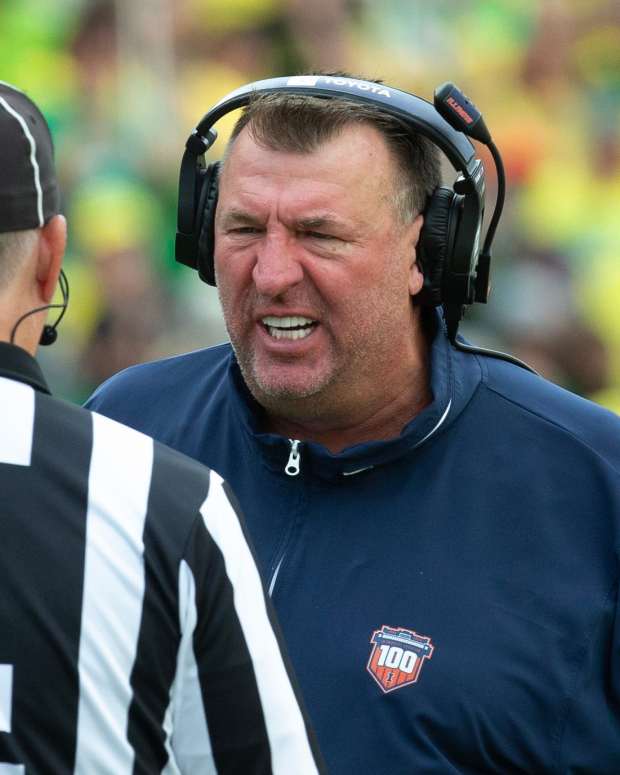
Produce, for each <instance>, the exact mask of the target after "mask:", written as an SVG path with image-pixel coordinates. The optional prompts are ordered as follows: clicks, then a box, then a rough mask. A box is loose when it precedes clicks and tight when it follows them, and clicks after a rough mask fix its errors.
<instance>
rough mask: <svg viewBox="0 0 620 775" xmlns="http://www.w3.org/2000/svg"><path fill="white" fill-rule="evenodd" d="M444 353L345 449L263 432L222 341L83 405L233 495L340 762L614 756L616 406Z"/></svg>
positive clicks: (612, 770) (460, 765) (576, 765)
mask: <svg viewBox="0 0 620 775" xmlns="http://www.w3.org/2000/svg"><path fill="white" fill-rule="evenodd" d="M431 372H432V373H431V388H432V394H433V400H432V403H431V404H430V405H429V406H428V407H426V408H425V409H424V410H423V411H422V412H421V413H420V414H418V415H417V416H416V417H415V418H414V419H413V420H412V421H411V422H410V423H409V424H408V425H407V426H406V427H405V428H404V429H403V431H402V433H401V434H400V435H399V436H398V437H396V438H393V439H390V440H388V441H381V442H372V443H365V444H360V445H357V446H354V447H351V448H349V449H346V450H344V451H343V452H342V453H340V454H331V453H330V452H328V451H327V450H326V449H325V448H323V447H322V446H320V445H318V444H315V443H308V442H305V441H299V440H289V439H285V438H282V437H280V436H276V435H273V434H268V433H264V432H262V431H261V427H262V423H261V408H260V407H259V406H258V405H257V404H256V402H255V401H254V400H253V398H252V397H251V396H250V394H249V393H248V391H247V389H246V387H245V385H244V383H243V380H242V377H241V374H240V371H239V368H238V365H237V363H236V361H235V358H234V355H233V353H232V350H231V348H230V346H229V345H227V344H226V345H220V346H217V347H213V348H209V349H206V350H201V351H197V352H193V353H189V354H186V355H182V356H179V357H175V358H171V359H166V360H162V361H159V362H155V363H149V364H145V365H141V366H137V367H133V368H131V369H129V370H127V371H125V372H123V373H121V374H119V375H116V376H115V377H113V378H112V379H111V380H109V381H108V382H107V383H105V384H104V385H103V386H102V387H100V388H99V389H98V390H97V392H96V393H95V394H94V395H93V397H92V398H91V399H90V401H89V403H88V406H89V407H90V408H92V409H96V410H97V411H99V412H102V413H103V414H107V415H110V416H112V417H114V418H116V419H118V420H121V421H122V422H125V423H127V424H128V425H131V426H134V427H136V428H139V429H140V430H142V431H144V432H146V433H148V434H150V435H152V436H154V437H155V438H157V439H159V440H161V441H163V442H165V443H167V444H169V445H171V446H172V447H175V448H177V449H180V450H181V451H183V452H185V453H187V454H189V455H191V456H193V457H195V458H197V459H198V460H201V461H202V462H204V463H206V464H207V465H208V466H210V467H211V468H213V469H214V470H216V471H217V472H218V473H220V474H221V475H222V476H223V477H224V478H225V479H227V480H228V481H229V482H230V484H231V486H232V487H233V489H234V490H235V491H236V493H237V494H238V497H239V499H240V502H241V506H242V508H243V511H244V513H245V516H246V519H247V524H248V529H249V532H250V535H251V538H252V540H253V543H254V546H255V548H256V551H257V555H258V562H259V565H260V568H261V571H262V573H263V574H264V577H265V580H266V582H267V584H268V585H269V588H270V590H271V594H272V597H273V601H274V603H275V606H276V609H277V612H278V615H279V619H280V622H281V624H282V628H283V630H284V634H285V636H286V639H287V642H288V647H289V652H290V655H291V658H292V661H293V665H294V667H295V669H296V672H297V675H298V677H299V681H300V683H301V687H302V690H303V693H304V696H305V699H306V701H307V704H308V708H309V711H310V714H311V717H312V721H313V723H314V726H315V728H316V731H317V734H318V739H319V743H320V745H321V748H322V750H323V753H324V755H325V758H326V760H327V764H328V767H329V771H330V772H331V773H333V775H353V774H355V775H362V774H365V773H377V772H381V773H386V774H388V775H410V774H411V773H423V774H424V775H434V774H435V773H436V774H437V775H451V774H452V773H467V774H468V775H474V774H475V775H480V774H481V773H501V774H502V775H507V774H511V773H523V774H525V773H527V774H528V775H534V773H535V774H536V775H546V774H549V775H551V774H552V773H553V774H554V775H556V774H558V775H559V774H560V773H562V774H568V773H571V775H573V774H575V775H576V773H588V774H589V775H618V773H620V621H619V619H618V615H617V603H618V576H619V562H618V557H619V554H618V550H619V545H620V535H619V527H620V524H619V523H620V476H619V471H620V419H619V418H618V417H616V416H615V415H612V414H611V413H609V412H607V411H605V410H603V409H602V408H600V407H598V406H595V405H594V404H592V403H590V402H588V401H585V400H583V399H581V398H578V397H577V396H575V395H573V394H571V393H569V392H567V391H564V390H562V389H561V388H559V387H557V386H555V385H553V384H551V383H549V382H547V381H545V380H543V379H541V378H540V377H537V376H535V375H533V374H530V373H528V372H526V371H525V370H523V369H520V368H518V367H516V366H514V365H511V364H509V363H506V362H503V361H500V360H497V359H493V358H489V357H485V356H480V355H476V356H474V355H471V354H465V353H461V352H458V351H456V350H454V349H453V348H452V347H451V346H450V345H449V343H448V341H447V339H446V338H445V336H444V335H443V334H442V333H441V332H439V333H438V334H437V335H436V337H435V340H434V342H433V345H432V353H431ZM291 775H293V774H291Z"/></svg>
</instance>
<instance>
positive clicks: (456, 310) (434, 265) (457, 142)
mask: <svg viewBox="0 0 620 775" xmlns="http://www.w3.org/2000/svg"><path fill="white" fill-rule="evenodd" d="M278 92H280V93H287V94H293V95H303V96H309V97H318V98H321V99H344V100H347V101H349V102H354V103H359V104H366V105H368V104H371V105H374V106H375V107H377V108H378V109H379V110H381V111H382V112H384V113H387V114H389V115H392V116H394V117H395V118H397V119H399V120H400V121H401V122H402V123H403V124H404V125H405V126H406V127H407V128H408V129H410V130H411V132H412V133H418V134H420V135H422V136H424V137H426V138H428V139H429V140H430V141H432V142H433V143H434V144H435V145H437V146H438V147H439V148H440V149H441V150H442V151H443V152H444V154H445V155H446V157H447V158H448V160H449V161H450V163H451V164H452V166H453V167H454V168H455V170H456V171H457V173H458V175H457V178H456V180H455V181H454V183H453V186H452V187H447V186H440V187H438V188H437V189H436V190H435V192H434V193H433V194H432V195H431V196H430V197H429V199H428V202H427V204H426V207H425V210H424V225H423V227H422V230H421V232H420V238H419V242H418V248H417V255H418V258H419V260H420V265H421V267H422V270H423V274H424V287H423V288H422V290H421V291H420V294H418V297H417V298H416V300H417V301H418V302H419V303H420V304H423V305H425V306H431V307H437V306H441V307H442V310H443V317H444V320H445V322H446V327H447V334H448V338H449V339H450V341H451V342H452V344H453V345H454V346H455V347H457V348H458V349H461V350H466V351H468V352H481V353H485V354H488V355H492V356H493V357H499V358H502V359H504V360H508V361H511V362H513V363H516V364H518V365H520V366H523V367H524V368H527V369H528V370H530V371H532V369H530V367H529V366H527V365H526V364H524V363H523V362H522V361H519V360H518V359H517V358H514V357H513V356H511V355H507V354H505V353H497V352H495V351H493V350H486V349H484V348H476V347H472V346H471V345H467V344H465V343H464V342H462V340H460V339H457V333H458V326H459V322H460V320H461V319H462V317H463V314H464V312H465V309H466V307H467V306H469V305H471V304H473V303H474V302H482V303H485V302H486V301H487V298H488V293H489V273H490V267H491V243H492V241H493V237H494V236H495V230H496V228H497V225H498V223H499V218H500V216H501V211H502V208H503V203H504V196H505V175H504V167H503V163H502V160H501V156H500V154H499V151H498V149H497V147H496V146H495V144H494V143H493V141H492V139H491V135H490V133H489V131H488V129H487V127H486V125H485V123H484V120H483V118H482V116H481V114H480V112H479V111H478V110H477V108H476V107H475V106H474V105H473V103H472V102H471V101H470V100H469V99H468V98H467V97H466V96H465V95H464V94H463V93H462V92H461V91H460V90H459V89H457V87H456V86H454V84H452V83H445V84H443V85H442V86H440V87H438V88H437V89H436V90H435V93H434V104H432V103H430V102H428V101H427V100H425V99H422V98H421V97H417V96H415V95H413V94H409V93H408V92H405V91H401V90H399V89H395V88H393V87H392V86H387V85H385V84H383V83H377V82H374V81H364V80H360V79H357V78H349V77H345V76H340V75H296V76H288V77H282V78H270V79H266V80H261V81H255V82H253V83H249V84H246V85H245V86H241V87H240V88H239V89H236V90H235V91H233V92H231V93H230V94H227V95H226V96H225V97H223V98H222V99H221V100H220V101H219V102H218V103H217V104H216V105H214V107H212V108H211V110H209V111H208V112H207V113H206V114H205V115H204V116H203V118H202V119H201V120H200V122H199V123H198V124H197V126H196V127H195V129H194V130H193V131H192V133H191V135H190V136H189V138H188V139H187V142H186V144H185V152H184V153H183V158H182V161H181V171H180V175H179V202H178V213H177V233H176V241H175V258H176V260H177V261H179V262H180V263H182V264H185V265H186V266H189V267H191V268H193V269H196V270H197V271H198V274H199V276H200V279H201V280H203V281H204V282H205V283H207V284H208V285H213V286H214V285H215V284H216V280H215V270H214V219H215V211H216V207H217V198H218V174H219V162H214V163H211V164H206V161H205V154H206V152H207V151H208V150H209V148H210V147H211V146H212V145H213V143H214V142H215V140H216V138H217V132H216V131H215V129H214V128H213V126H214V125H215V124H216V123H217V121H219V119H220V118H222V116H225V115H226V114H227V113H230V112H232V111H233V110H236V109H238V108H241V107H244V106H245V105H247V104H248V103H249V102H250V100H251V99H253V98H254V97H255V95H261V94H272V93H278ZM469 137H471V138H473V139H474V140H478V141H479V142H481V143H483V144H484V145H486V146H488V148H489V150H490V151H491V155H492V157H493V160H494V162H495V166H496V168H497V180H498V186H497V200H496V204H495V210H494V212H493V216H492V218H491V220H490V222H489V227H488V229H487V234H486V238H485V241H484V245H483V246H482V248H481V247H480V243H481V231H482V221H483V217H484V205H485V179H484V167H483V165H482V162H481V160H480V159H478V158H476V153H475V148H474V145H473V144H472V143H471V141H470V140H469V139H468V138H469Z"/></svg>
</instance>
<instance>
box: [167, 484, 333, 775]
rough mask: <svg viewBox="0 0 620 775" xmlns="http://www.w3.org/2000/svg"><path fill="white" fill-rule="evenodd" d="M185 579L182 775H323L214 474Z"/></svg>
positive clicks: (179, 727) (179, 690) (178, 718)
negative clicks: (204, 774)
mask: <svg viewBox="0 0 620 775" xmlns="http://www.w3.org/2000/svg"><path fill="white" fill-rule="evenodd" d="M200 515H201V519H199V520H197V522H196V524H195V527H194V531H193V533H192V536H191V539H190V541H189V543H188V545H187V549H186V553H185V558H184V561H183V563H182V568H181V573H180V574H179V588H180V589H179V592H180V616H181V628H182V632H183V635H182V643H181V648H180V653H179V671H178V673H177V680H176V681H175V687H174V691H175V695H176V696H175V698H174V705H175V711H174V713H175V719H174V732H173V749H174V753H175V758H176V761H177V763H178V764H179V765H180V767H181V770H182V771H183V772H186V771H187V772H198V771H200V772H208V773H217V775H227V774H228V773H231V774H232V773H237V772H243V773H248V775H253V774H256V775H258V774H260V775H271V774H272V773H273V775H291V773H293V772H294V773H295V775H316V773H318V772H322V771H323V770H322V765H321V764H320V761H319V754H318V752H317V751H315V747H314V744H313V741H312V736H311V733H309V729H308V724H307V722H306V720H305V718H304V714H303V712H302V710H301V708H300V704H299V701H298V698H297V696H296V694H295V691H294V689H293V685H292V678H291V675H290V673H289V670H288V669H287V664H286V661H285V658H284V656H283V650H282V646H281V643H280V641H279V640H278V637H277V635H276V633H275V631H274V627H273V626H272V622H271V617H272V616H273V612H272V611H271V610H270V603H269V601H268V599H267V598H266V595H265V592H264V587H263V585H262V582H261V579H260V577H259V574H258V570H257V568H256V565H255V563H254V559H253V556H252V552H251V550H250V548H249V545H248V543H247V541H246V538H245V535H244V530H243V526H242V522H241V517H240V516H239V515H238V514H237V512H236V510H235V508H233V505H232V503H231V498H229V495H228V494H227V488H226V486H225V485H224V483H223V482H222V480H221V478H220V477H219V476H218V475H217V474H215V473H214V472H211V483H210V487H209V493H208V496H207V498H206V500H205V501H204V503H203V504H202V507H201V509H200Z"/></svg>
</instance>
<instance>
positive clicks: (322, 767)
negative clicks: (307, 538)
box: [224, 482, 327, 773]
mask: <svg viewBox="0 0 620 775" xmlns="http://www.w3.org/2000/svg"><path fill="white" fill-rule="evenodd" d="M224 492H225V493H226V497H227V498H228V500H229V502H230V505H231V506H232V508H233V509H234V510H235V513H236V515H237V519H238V520H239V524H240V526H241V530H242V532H243V537H244V538H245V541H246V543H247V545H248V548H249V550H250V552H251V554H252V557H253V558H254V562H255V564H256V566H257V567H258V562H257V557H256V553H255V551H254V546H253V544H252V539H251V537H250V534H249V533H248V529H247V525H246V524H245V518H244V516H243V513H242V511H241V504H240V503H239V501H238V499H237V496H236V495H235V493H234V492H233V490H232V488H231V487H230V485H229V484H228V482H224ZM261 584H262V587H263V597H264V600H265V608H266V609H267V615H268V617H269V622H270V624H271V627H272V629H273V631H274V634H275V636H276V640H277V641H278V645H279V646H280V653H281V655H282V661H283V663H284V666H285V668H286V672H287V675H288V678H289V681H290V683H291V686H292V688H293V692H294V694H295V699H296V700H297V704H298V705H299V708H300V710H301V714H302V716H303V719H304V725H305V727H306V734H307V736H308V742H309V743H310V748H311V749H312V753H313V755H314V761H315V763H316V766H317V770H318V772H319V773H325V772H327V765H326V764H325V762H324V761H323V755H322V754H321V752H320V750H319V744H318V741H317V737H316V733H315V731H314V728H313V727H312V725H311V724H310V716H309V715H308V712H307V710H306V707H305V704H304V700H303V696H302V693H301V687H300V686H299V684H298V682H297V677H296V675H295V672H294V670H293V665H292V663H291V660H290V657H289V655H288V651H287V649H286V644H285V640H284V635H283V633H282V630H281V629H280V622H279V621H278V618H277V615H276V612H275V609H274V607H273V603H272V601H271V598H270V597H269V593H268V591H267V588H266V587H265V584H264V583H263V581H262V579H261Z"/></svg>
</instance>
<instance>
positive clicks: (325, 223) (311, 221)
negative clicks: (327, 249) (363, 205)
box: [221, 210, 345, 231]
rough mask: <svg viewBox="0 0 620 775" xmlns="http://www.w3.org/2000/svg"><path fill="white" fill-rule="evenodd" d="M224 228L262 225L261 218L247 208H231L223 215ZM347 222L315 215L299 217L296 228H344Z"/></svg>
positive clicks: (303, 229)
mask: <svg viewBox="0 0 620 775" xmlns="http://www.w3.org/2000/svg"><path fill="white" fill-rule="evenodd" d="M221 225H222V227H223V228H225V229H226V228H230V227H231V226H262V225H263V221H262V219H261V218H259V217H257V216H255V215H252V214H251V213H248V212H246V211H245V210H229V211H228V212H227V213H225V214H224V215H222V221H221ZM343 226H345V224H344V223H343V222H342V221H340V220H339V219H337V218H333V217H331V216H329V215H314V216H309V217H308V218H299V219H298V220H296V221H295V228H296V229H299V230H300V231H312V230H313V229H324V228H338V227H339V228H342V227H343Z"/></svg>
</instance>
